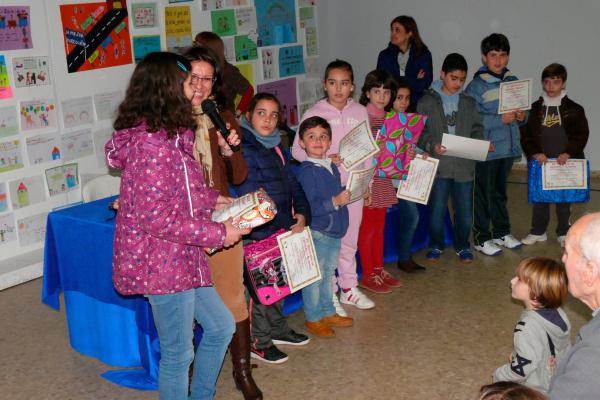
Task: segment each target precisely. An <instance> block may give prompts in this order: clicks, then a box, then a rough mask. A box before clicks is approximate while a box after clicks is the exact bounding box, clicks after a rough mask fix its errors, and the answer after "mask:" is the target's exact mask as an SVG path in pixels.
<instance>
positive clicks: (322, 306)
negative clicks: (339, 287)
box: [302, 231, 342, 322]
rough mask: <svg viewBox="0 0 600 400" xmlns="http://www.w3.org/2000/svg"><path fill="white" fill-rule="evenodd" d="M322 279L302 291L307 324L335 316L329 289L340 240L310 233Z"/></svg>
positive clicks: (313, 232) (314, 232) (331, 292)
mask: <svg viewBox="0 0 600 400" xmlns="http://www.w3.org/2000/svg"><path fill="white" fill-rule="evenodd" d="M311 234H312V237H313V242H314V244H315V251H316V253H317V259H318V260H319V268H321V276H322V279H321V280H320V281H318V282H315V283H313V284H311V285H308V286H306V287H305V288H303V289H302V301H303V302H304V316H305V318H306V320H307V321H309V322H317V321H319V320H320V319H321V318H323V317H327V316H329V315H333V314H335V307H334V306H333V301H332V296H333V290H332V288H331V277H332V276H333V274H334V273H335V269H336V268H337V263H338V256H339V254H340V246H341V243H342V239H341V238H334V237H331V236H327V235H324V234H322V233H321V232H317V231H311Z"/></svg>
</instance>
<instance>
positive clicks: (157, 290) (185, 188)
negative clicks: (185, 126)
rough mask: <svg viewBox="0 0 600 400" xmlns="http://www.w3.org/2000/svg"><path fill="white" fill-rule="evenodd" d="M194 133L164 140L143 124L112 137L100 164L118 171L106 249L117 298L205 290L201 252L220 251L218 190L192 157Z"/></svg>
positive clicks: (221, 228) (207, 279)
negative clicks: (104, 161) (208, 184)
mask: <svg viewBox="0 0 600 400" xmlns="http://www.w3.org/2000/svg"><path fill="white" fill-rule="evenodd" d="M193 138H194V134H193V132H192V131H190V130H187V131H185V132H182V133H180V134H179V135H177V136H176V137H174V138H171V139H169V138H168V137H167V133H166V132H165V131H164V130H160V131H158V132H152V133H151V132H148V131H147V129H146V124H144V123H142V124H140V125H138V126H136V127H134V128H129V129H123V130H120V131H116V132H115V133H113V136H112V138H111V139H110V140H109V141H108V142H107V143H106V146H105V151H106V159H107V162H108V165H110V166H111V167H112V168H118V169H121V170H122V175H121V193H120V198H119V212H118V214H117V221H116V227H115V239H114V245H113V284H114V285H115V288H116V289H117V291H118V292H119V293H121V294H126V295H128V294H165V293H175V292H180V291H183V290H188V289H192V288H196V287H199V286H210V285H211V284H212V281H211V278H210V272H209V270H208V265H207V262H206V257H205V255H204V248H205V247H213V248H220V247H222V246H223V241H224V240H225V227H224V226H223V224H221V223H215V222H212V221H211V219H210V216H211V213H212V210H213V208H214V205H215V203H216V200H217V196H218V194H219V193H218V192H217V191H216V190H212V189H208V188H207V187H206V185H205V184H204V177H203V176H202V172H201V171H200V169H199V167H198V163H197V162H196V160H194V158H193V156H192V144H193Z"/></svg>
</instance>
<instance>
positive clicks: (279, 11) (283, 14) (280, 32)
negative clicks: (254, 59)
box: [254, 0, 296, 46]
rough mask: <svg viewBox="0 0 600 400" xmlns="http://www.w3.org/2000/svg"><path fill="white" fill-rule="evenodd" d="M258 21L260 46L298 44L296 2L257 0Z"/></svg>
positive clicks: (290, 0)
mask: <svg viewBox="0 0 600 400" xmlns="http://www.w3.org/2000/svg"><path fill="white" fill-rule="evenodd" d="M254 4H255V7H256V20H257V21H258V45H259V46H272V45H276V44H285V43H295V42H296V9H295V6H294V0H255V2H254Z"/></svg>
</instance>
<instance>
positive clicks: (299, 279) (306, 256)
mask: <svg viewBox="0 0 600 400" xmlns="http://www.w3.org/2000/svg"><path fill="white" fill-rule="evenodd" d="M277 242H278V244H279V250H280V251H281V261H282V263H283V265H284V266H285V274H286V276H287V283H288V285H289V287H290V292H291V293H294V292H296V291H298V290H300V289H302V288H303V287H306V286H308V285H310V284H311V283H314V282H317V281H319V280H321V269H320V268H319V261H318V260H317V253H316V251H315V246H314V244H313V240H312V235H311V233H310V228H304V230H303V231H302V232H300V233H292V232H287V233H284V234H282V235H279V236H277Z"/></svg>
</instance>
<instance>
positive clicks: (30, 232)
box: [17, 212, 48, 247]
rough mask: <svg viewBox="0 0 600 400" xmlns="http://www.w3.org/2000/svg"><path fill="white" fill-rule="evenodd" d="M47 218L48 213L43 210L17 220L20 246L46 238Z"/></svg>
mask: <svg viewBox="0 0 600 400" xmlns="http://www.w3.org/2000/svg"><path fill="white" fill-rule="evenodd" d="M47 219H48V213H47V212H43V213H41V214H36V215H32V216H30V217H26V218H21V219H19V220H17V230H18V233H19V245H20V246H21V247H25V246H29V245H32V244H35V243H40V242H43V241H44V239H45V238H46V220H47Z"/></svg>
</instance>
